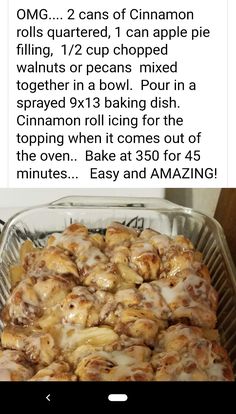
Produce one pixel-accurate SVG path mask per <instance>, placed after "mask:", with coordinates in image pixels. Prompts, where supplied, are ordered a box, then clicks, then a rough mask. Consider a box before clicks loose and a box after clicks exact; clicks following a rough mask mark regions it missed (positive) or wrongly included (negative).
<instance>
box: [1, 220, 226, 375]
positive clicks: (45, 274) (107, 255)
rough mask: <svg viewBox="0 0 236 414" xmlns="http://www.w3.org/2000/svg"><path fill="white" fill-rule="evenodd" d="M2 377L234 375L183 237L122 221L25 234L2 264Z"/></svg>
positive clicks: (211, 301) (196, 260) (205, 286)
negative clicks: (92, 228)
mask: <svg viewBox="0 0 236 414" xmlns="http://www.w3.org/2000/svg"><path fill="white" fill-rule="evenodd" d="M10 275H11V279H12V282H13V289H12V292H11V295H10V297H9V299H8V301H7V303H6V305H5V307H4V309H3V311H2V319H3V322H4V324H5V328H4V330H3V332H2V334H1V345H2V347H3V348H4V350H3V351H0V379H1V375H2V378H7V379H8V380H21V379H22V380H28V379H30V380H32V381H75V380H79V381H95V380H96V381H160V380H176V381H177V380H180V381H188V380H189V381H193V380H208V381H217V380H225V381H231V380H233V373H232V367H231V364H230V362H229V360H228V356H227V353H226V351H225V350H224V349H223V348H222V347H221V345H220V342H219V334H218V332H217V331H216V330H215V329H214V327H215V324H216V310H217V293H216V291H215V290H214V288H213V287H212V286H211V281H210V274H209V271H208V269H207V267H206V266H205V265H204V264H203V262H202V255H201V253H199V252H197V251H196V250H195V249H194V247H193V245H192V243H191V241H190V240H188V239H186V238H185V237H184V236H183V235H177V236H175V237H173V238H170V237H168V236H166V235H163V234H160V233H158V232H157V231H154V230H152V229H145V230H143V231H142V232H141V233H140V232H139V231H137V230H136V229H131V228H128V227H126V226H124V225H122V224H120V223H112V224H111V225H110V226H108V228H107V231H106V234H105V236H102V235H100V234H98V233H90V232H89V230H88V228H87V227H86V226H84V225H83V224H80V223H75V224H72V225H70V226H69V227H68V228H66V229H65V230H64V232H63V233H61V234H56V233H55V234H53V235H51V236H50V237H49V238H48V242H47V245H46V247H44V248H36V247H35V246H34V245H33V243H32V242H31V241H29V240H27V241H26V242H24V243H23V244H22V247H21V249H20V263H17V264H15V265H14V266H13V267H12V268H11V270H10Z"/></svg>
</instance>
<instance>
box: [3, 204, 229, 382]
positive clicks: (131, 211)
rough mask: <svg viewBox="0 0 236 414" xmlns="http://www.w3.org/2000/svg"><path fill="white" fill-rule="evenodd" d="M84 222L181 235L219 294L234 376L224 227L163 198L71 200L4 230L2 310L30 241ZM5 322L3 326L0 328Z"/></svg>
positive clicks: (29, 213) (100, 228) (19, 217)
mask: <svg viewBox="0 0 236 414" xmlns="http://www.w3.org/2000/svg"><path fill="white" fill-rule="evenodd" d="M76 221H80V222H82V223H84V224H85V225H86V226H87V227H88V228H89V229H91V230H93V231H97V232H100V233H104V232H105V229H106V226H107V225H108V224H110V223H111V222H112V221H118V222H121V223H123V224H125V225H128V226H131V227H136V228H139V229H143V228H148V227H150V228H153V229H154V230H158V231H159V232H161V233H164V234H167V235H169V236H174V235H176V234H183V235H185V236H186V237H188V238H189V239H190V240H191V241H192V243H193V244H194V246H195V248H196V249H198V250H199V251H201V252H202V253H203V257H204V263H205V264H206V265H207V266H208V268H209V271H210V273H211V278H212V284H213V286H214V287H215V289H216V290H217V292H218V294H219V307H218V314H217V317H218V329H219V332H220V336H221V342H222V345H223V346H224V347H225V348H226V349H227V351H228V353H229V357H230V359H231V362H232V365H233V370H234V374H235V376H236V271H235V267H234V264H233V260H232V257H231V255H230V252H229V249H228V246H227V243H226V239H225V236H224V233H223V230H222V228H221V226H220V224H219V223H218V222H217V221H216V220H214V219H211V218H209V217H207V216H205V215H203V214H200V213H198V212H196V211H193V210H192V209H189V208H182V207H177V208H176V206H175V205H173V204H172V203H170V202H168V201H165V200H163V199H149V198H145V199H140V198H138V199H136V198H123V199H122V198H110V197H103V198H100V197H96V198H95V197H67V198H63V199H60V200H58V201H55V202H53V203H51V204H48V205H43V206H38V207H35V208H32V209H28V210H24V211H22V212H20V213H18V214H16V215H15V216H13V217H12V218H11V219H10V220H9V221H8V222H7V223H6V224H5V225H4V227H3V230H2V233H1V238H0V310H1V308H2V307H3V306H4V304H5V302H6V300H7V298H8V296H9V292H10V280H9V266H10V265H12V264H14V263H16V262H17V261H18V258H19V248H20V245H21V244H22V242H23V241H24V240H26V239H30V240H32V241H33V242H34V243H35V244H36V245H38V246H44V244H45V241H46V239H47V237H48V235H49V234H51V233H54V232H61V231H63V230H64V229H65V227H66V226H68V225H69V224H71V223H73V222H76ZM1 328H2V323H1V321H0V329H1Z"/></svg>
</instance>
